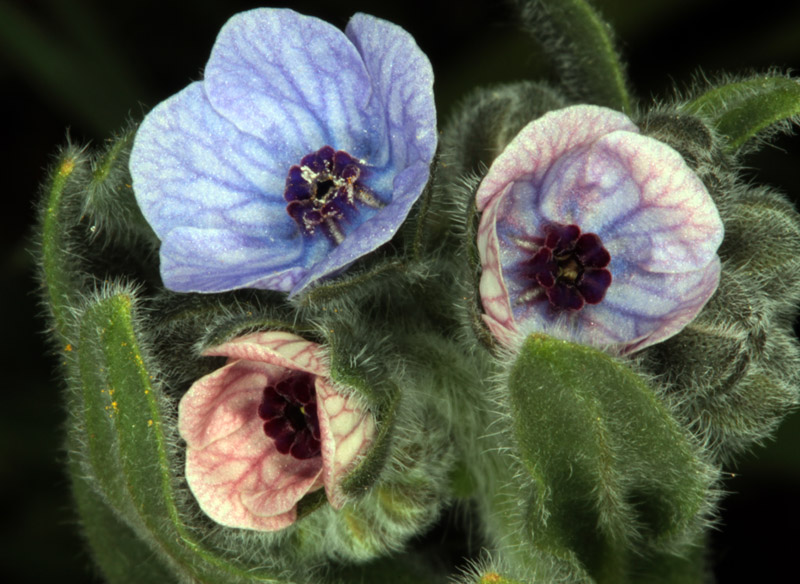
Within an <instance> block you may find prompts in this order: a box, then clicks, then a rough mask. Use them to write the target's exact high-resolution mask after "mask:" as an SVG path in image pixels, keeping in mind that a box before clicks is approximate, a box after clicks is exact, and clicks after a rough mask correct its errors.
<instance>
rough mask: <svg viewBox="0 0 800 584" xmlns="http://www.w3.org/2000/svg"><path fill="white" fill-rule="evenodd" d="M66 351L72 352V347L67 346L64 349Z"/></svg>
mask: <svg viewBox="0 0 800 584" xmlns="http://www.w3.org/2000/svg"><path fill="white" fill-rule="evenodd" d="M64 350H65V351H67V352H69V351H71V350H72V345H67V346H66V347H64Z"/></svg>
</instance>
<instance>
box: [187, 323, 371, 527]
mask: <svg viewBox="0 0 800 584" xmlns="http://www.w3.org/2000/svg"><path fill="white" fill-rule="evenodd" d="M203 354H204V355H207V356H215V355H216V356H225V357H228V363H227V364H226V365H225V366H224V367H222V368H220V369H218V370H216V371H214V372H213V373H210V374H208V375H206V376H205V377H202V378H201V379H198V380H197V381H196V382H195V383H194V384H193V385H192V386H191V387H190V388H189V391H188V392H186V394H185V395H184V396H183V398H182V399H181V402H180V406H179V409H178V428H179V431H180V434H181V436H182V437H183V439H184V440H185V441H186V480H187V482H188V484H189V488H190V489H191V491H192V493H193V494H194V496H195V498H196V499H197V502H198V503H199V505H200V508H201V509H202V510H203V511H204V512H205V513H206V514H207V515H208V516H209V517H211V519H213V520H214V521H216V522H217V523H220V524H222V525H227V526H229V527H241V528H246V529H257V530H262V531H274V530H278V529H282V528H284V527H287V526H289V525H291V524H292V523H293V522H294V521H295V519H296V517H297V502H298V501H299V500H300V499H301V498H302V497H303V496H305V495H306V494H307V493H310V492H312V491H315V490H317V489H320V488H322V487H324V488H325V493H326V495H327V498H328V501H329V502H330V504H331V505H332V506H333V507H334V508H337V509H338V508H340V507H341V506H342V505H343V504H344V502H345V499H346V496H345V494H344V493H343V492H342V488H341V481H342V479H343V478H344V477H345V476H346V475H347V474H348V472H349V471H351V470H352V469H353V468H354V467H355V465H356V464H357V462H358V460H359V458H360V457H362V456H363V455H364V453H365V452H366V451H367V450H368V448H369V446H370V444H371V442H372V440H373V438H374V436H375V422H374V420H373V418H372V416H371V414H370V413H369V412H368V411H366V410H365V409H363V408H362V407H360V404H359V403H358V400H357V399H356V398H354V397H353V396H349V395H345V394H344V393H342V392H341V391H340V389H339V388H338V387H337V386H336V385H335V384H334V383H333V382H332V381H331V380H330V377H329V369H328V366H327V364H326V362H325V360H324V358H323V352H322V349H321V347H320V346H319V345H318V344H316V343H312V342H310V341H307V340H305V339H302V338H300V337H298V336H296V335H294V334H292V333H288V332H278V331H269V332H260V333H252V334H248V335H245V336H242V337H238V338H236V339H233V340H231V341H228V342H226V343H223V344H221V345H219V346H217V347H212V348H210V349H208V350H206V351H204V353H203Z"/></svg>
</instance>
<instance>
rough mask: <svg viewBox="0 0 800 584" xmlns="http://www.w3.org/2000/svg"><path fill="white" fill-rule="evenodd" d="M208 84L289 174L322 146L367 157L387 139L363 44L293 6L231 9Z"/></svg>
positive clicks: (222, 109) (223, 109) (231, 116)
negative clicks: (356, 44) (359, 46)
mask: <svg viewBox="0 0 800 584" xmlns="http://www.w3.org/2000/svg"><path fill="white" fill-rule="evenodd" d="M205 85H206V91H207V92H208V96H209V99H210V101H211V103H212V104H213V105H214V108H215V109H216V110H217V111H218V112H219V113H220V114H221V115H223V116H224V117H225V118H227V119H228V120H230V121H231V122H233V123H234V124H235V125H236V126H237V127H238V128H240V129H241V130H242V131H245V132H248V133H250V134H252V135H254V136H256V137H258V138H260V139H262V140H264V141H265V142H266V143H268V144H270V147H271V148H272V149H273V150H274V156H275V157H276V158H279V159H281V160H282V161H283V174H284V175H285V174H286V172H288V169H289V167H290V166H291V165H292V164H297V162H298V161H299V160H300V158H302V157H303V156H305V155H306V154H309V153H310V152H314V151H316V150H318V149H319V148H321V147H322V146H325V145H329V146H332V147H333V148H334V149H336V150H345V151H347V152H349V153H350V154H351V155H353V156H355V157H356V158H364V157H366V156H367V155H368V154H369V153H370V152H371V151H372V150H374V146H373V142H374V141H375V140H378V141H380V140H382V139H383V133H384V131H385V129H384V127H383V126H382V124H380V123H378V124H376V123H375V121H376V120H380V119H381V116H380V113H379V112H378V111H377V109H376V105H377V104H374V105H373V104H372V103H371V102H370V100H371V93H372V88H371V84H370V79H369V75H368V74H367V71H366V68H365V67H364V63H363V61H362V59H361V56H360V55H359V54H358V51H356V49H355V47H354V46H353V45H352V43H351V42H350V41H349V40H348V39H347V37H346V36H345V35H344V33H343V32H342V31H340V30H339V29H338V28H336V27H335V26H333V25H331V24H328V23H326V22H324V21H322V20H319V19H317V18H313V17H310V16H303V15H301V14H298V13H296V12H294V11H292V10H288V9H272V8H260V9H255V10H250V11H247V12H242V13H240V14H236V15H235V16H233V17H232V18H231V19H230V20H229V21H228V22H227V23H226V24H225V26H224V27H223V28H222V30H221V31H220V33H219V36H218V37H217V41H216V43H215V44H214V49H213V50H212V52H211V57H210V58H209V61H208V64H207V66H206V70H205ZM276 136H279V137H280V140H275V137H276ZM281 192H282V190H281Z"/></svg>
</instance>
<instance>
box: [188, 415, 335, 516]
mask: <svg viewBox="0 0 800 584" xmlns="http://www.w3.org/2000/svg"><path fill="white" fill-rule="evenodd" d="M287 465H291V472H287V471H286V468H287ZM321 472H322V461H321V460H320V459H319V457H317V458H310V459H307V460H297V459H295V458H292V457H291V456H289V455H287V454H281V453H280V452H278V451H277V450H276V449H275V446H274V444H273V442H272V441H271V440H270V439H269V438H268V437H267V436H266V435H265V434H264V431H263V429H262V422H261V419H260V418H258V416H256V417H255V418H254V419H253V420H252V421H251V422H250V423H248V424H247V425H245V426H242V428H240V429H239V431H238V432H236V433H234V434H232V435H230V436H228V437H227V438H226V439H225V440H221V441H217V442H214V443H212V444H211V445H209V446H207V447H206V448H204V449H202V450H198V449H194V448H190V449H189V451H188V452H187V454H186V481H187V483H188V484H189V488H190V489H191V490H192V493H193V494H194V496H195V498H196V499H197V502H198V503H199V505H200V508H201V509H202V510H203V512H204V513H205V514H206V515H208V516H209V517H210V518H211V519H213V520H214V521H216V522H217V523H220V524H222V525H228V526H230V527H240V528H245V529H258V530H264V531H274V530H277V529H282V528H284V527H287V526H289V525H291V524H292V523H294V521H295V519H296V517H297V508H296V505H297V501H299V500H300V499H301V498H302V497H303V496H304V495H305V494H306V493H308V492H309V491H311V490H314V489H316V488H319V487H320V486H321V483H322V481H321V479H320V476H321Z"/></svg>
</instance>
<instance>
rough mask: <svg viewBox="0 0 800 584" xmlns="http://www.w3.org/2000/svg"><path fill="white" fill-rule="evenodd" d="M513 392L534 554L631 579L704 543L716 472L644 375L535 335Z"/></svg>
mask: <svg viewBox="0 0 800 584" xmlns="http://www.w3.org/2000/svg"><path fill="white" fill-rule="evenodd" d="M508 387H509V397H510V402H511V410H512V426H513V434H514V438H515V440H516V443H517V447H518V455H519V458H520V461H521V463H522V465H523V466H524V468H525V470H526V471H527V472H528V473H529V474H530V477H531V478H532V479H533V481H534V482H533V489H532V496H531V498H530V500H529V501H528V510H527V522H528V527H529V529H530V530H531V532H532V543H533V546H534V547H535V548H536V549H538V550H540V551H542V552H545V553H547V554H549V555H551V556H553V557H556V558H562V559H563V560H564V561H567V562H568V563H569V564H571V566H572V568H573V569H575V567H576V565H575V562H576V561H577V562H578V566H581V567H582V568H584V569H585V570H586V571H587V572H588V573H589V574H590V575H591V576H592V577H593V578H594V579H595V580H596V581H598V582H625V581H627V578H628V576H627V574H628V571H629V569H630V563H631V559H632V558H633V557H635V556H636V555H638V554H641V553H645V552H647V551H648V550H653V551H658V552H660V551H662V550H673V549H674V550H675V551H676V552H678V553H681V552H683V551H684V550H683V547H684V546H685V545H689V544H690V542H692V541H694V540H695V539H696V537H697V534H698V533H700V532H701V531H702V528H703V527H704V525H705V522H704V514H705V512H707V510H708V507H709V504H710V500H711V498H712V496H711V491H710V489H711V486H712V481H713V479H714V476H715V473H714V472H713V470H712V469H711V468H710V467H709V466H708V465H707V464H706V463H704V462H703V461H702V460H701V459H700V458H699V456H698V454H697V448H696V447H695V446H694V445H693V443H692V442H691V439H690V438H689V437H688V436H687V433H686V432H685V431H684V430H683V429H682V428H681V427H680V426H679V425H678V423H677V422H676V421H675V420H674V419H673V417H672V416H671V415H670V413H669V411H667V409H666V407H665V406H664V405H663V404H662V403H661V401H660V400H659V399H658V397H657V396H656V394H655V393H654V391H653V390H652V389H651V388H650V387H649V386H648V385H647V383H645V381H644V380H643V379H642V378H640V377H639V376H638V375H636V374H635V373H634V372H633V371H631V370H630V369H629V368H627V367H626V366H624V365H622V364H621V363H619V362H618V361H616V360H614V359H613V358H611V357H610V356H608V355H607V354H605V353H602V352H600V351H597V350H595V349H592V348H590V347H585V346H581V345H575V344H572V343H569V342H566V341H559V340H555V339H552V338H549V337H546V336H543V335H532V336H530V337H529V338H528V339H526V341H525V342H524V344H523V345H522V348H521V351H520V353H519V356H518V357H517V360H516V362H515V363H514V364H513V366H512V368H511V371H510V375H509V380H508Z"/></svg>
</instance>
